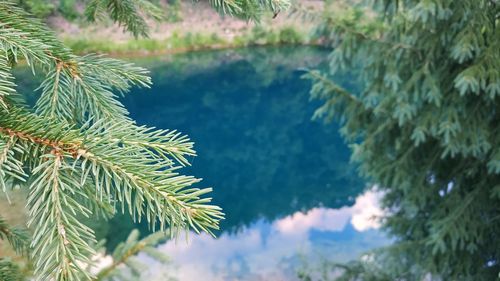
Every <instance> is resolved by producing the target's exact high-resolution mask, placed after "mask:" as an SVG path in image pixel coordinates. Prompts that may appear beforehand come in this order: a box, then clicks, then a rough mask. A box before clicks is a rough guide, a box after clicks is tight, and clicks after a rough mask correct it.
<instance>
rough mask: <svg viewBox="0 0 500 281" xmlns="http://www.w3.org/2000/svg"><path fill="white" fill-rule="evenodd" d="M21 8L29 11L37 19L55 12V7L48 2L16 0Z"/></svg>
mask: <svg viewBox="0 0 500 281" xmlns="http://www.w3.org/2000/svg"><path fill="white" fill-rule="evenodd" d="M17 2H18V3H19V5H20V6H21V7H23V8H24V9H25V10H27V11H29V12H30V13H31V14H33V15H34V16H35V17H37V18H45V17H47V16H49V15H51V14H52V13H54V12H55V10H56V5H54V3H52V2H50V1H44V0H18V1H17Z"/></svg>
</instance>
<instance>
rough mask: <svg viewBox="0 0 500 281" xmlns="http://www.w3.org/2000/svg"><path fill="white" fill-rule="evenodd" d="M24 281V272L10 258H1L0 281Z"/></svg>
mask: <svg viewBox="0 0 500 281" xmlns="http://www.w3.org/2000/svg"><path fill="white" fill-rule="evenodd" d="M21 280H24V277H23V275H22V272H21V270H20V268H19V266H17V264H16V263H14V262H13V261H12V260H11V259H9V258H0V281H21Z"/></svg>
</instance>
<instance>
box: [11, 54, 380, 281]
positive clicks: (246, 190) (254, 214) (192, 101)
mask: <svg viewBox="0 0 500 281" xmlns="http://www.w3.org/2000/svg"><path fill="white" fill-rule="evenodd" d="M326 55H327V52H326V51H325V50H321V49H316V48H306V47H301V48H253V49H240V50H224V51H215V52H195V53H189V54H182V55H174V56H162V57H154V58H147V59H138V60H137V61H136V63H138V64H139V65H143V66H145V67H147V68H149V69H150V70H151V75H152V79H153V83H154V86H153V87H152V88H151V89H134V90H133V91H132V93H130V94H127V95H126V96H125V97H124V98H123V100H122V101H123V103H124V104H125V106H126V107H127V109H128V110H129V111H130V114H131V116H132V117H133V118H134V119H135V120H137V122H138V123H139V124H145V125H149V126H155V127H158V128H164V129H176V130H179V131H181V132H183V133H185V134H187V135H189V137H190V138H191V139H192V140H193V141H194V142H195V148H196V151H197V153H198V156H197V157H194V158H192V159H190V160H191V163H192V166H191V167H187V168H184V169H182V170H181V172H183V173H185V174H190V175H194V176H196V177H199V178H203V181H202V182H201V183H200V186H201V187H207V186H210V187H213V188H214V192H213V194H212V196H213V198H214V203H215V204H218V205H219V206H221V207H222V208H223V209H224V212H225V213H226V220H224V221H223V222H222V224H221V231H220V232H218V233H217V236H218V238H217V239H214V238H212V237H210V236H208V235H199V236H197V235H194V234H190V235H189V239H188V242H185V239H179V240H178V241H177V242H176V241H168V242H167V243H165V244H162V245H159V246H158V248H159V249H160V250H161V251H164V252H165V253H167V254H168V255H169V256H170V257H171V262H170V263H169V264H166V265H165V264H161V263H159V262H156V261H155V260H153V259H151V258H149V257H148V256H147V255H140V256H139V259H140V260H142V261H143V262H145V263H146V264H147V267H146V268H148V269H147V270H145V271H144V273H143V275H144V276H143V278H141V279H143V280H149V281H155V280H158V281H160V280H169V278H172V279H174V280H175V279H176V280H181V281H195V280H196V281H198V280H251V281H253V280H273V281H274V280H276V281H279V280H296V279H297V277H296V276H297V271H298V270H300V269H301V268H302V267H304V266H305V265H306V264H308V266H309V267H312V268H315V267H321V263H322V261H324V260H331V261H337V262H343V261H348V260H350V259H355V258H358V257H359V256H360V255H361V254H362V253H363V252H365V251H367V250H369V249H372V248H376V247H378V246H382V245H385V244H387V243H388V239H386V238H385V236H384V235H383V234H382V233H381V232H380V231H379V230H378V224H377V223H376V222H375V221H374V220H372V219H371V216H372V215H376V214H380V210H379V209H378V207H377V205H378V198H379V194H377V192H375V191H373V190H369V189H368V191H366V190H367V188H366V187H367V184H366V183H365V182H363V181H362V180H360V179H359V178H358V177H357V176H356V171H355V167H354V166H353V165H352V164H350V163H349V155H350V152H349V150H348V148H347V147H346V145H345V144H344V142H343V141H342V138H341V137H340V135H339V133H338V127H337V126H336V125H335V124H324V123H322V122H320V121H313V120H311V117H312V115H313V113H314V110H315V109H316V108H317V107H318V106H319V104H318V103H317V102H314V101H310V100H309V95H308V90H309V88H310V83H309V81H305V80H302V79H300V76H301V75H302V73H303V72H302V71H301V70H300V69H302V68H316V67H319V68H321V67H322V64H323V63H324V59H325V57H326ZM23 73H24V74H25V75H27V76H25V77H26V79H25V78H23V75H22V74H23ZM26 73H27V72H26V71H21V73H19V75H18V76H20V77H21V78H20V80H21V81H22V83H21V84H22V87H25V88H26V89H24V92H27V93H30V92H31V89H33V88H35V87H36V86H37V84H38V81H34V80H33V79H31V78H28V77H31V76H30V75H29V74H26ZM338 79H339V83H341V84H342V85H343V86H344V87H346V88H349V89H353V88H354V87H355V85H353V84H352V83H353V82H352V81H354V79H353V78H352V77H349V76H346V77H339V78H338ZM30 99H34V97H30V96H28V100H30ZM134 228H139V229H140V231H141V233H143V234H147V232H148V229H147V226H146V225H143V224H139V225H136V224H134V223H132V221H131V220H130V218H129V217H128V216H126V215H118V216H116V217H115V218H114V219H112V220H111V221H110V222H102V223H99V224H98V226H97V227H96V234H97V236H98V238H106V240H107V246H108V248H109V249H112V248H113V247H115V246H116V244H117V243H119V242H121V241H123V240H124V239H125V238H126V237H127V236H128V234H129V233H130V231H131V230H132V229H134Z"/></svg>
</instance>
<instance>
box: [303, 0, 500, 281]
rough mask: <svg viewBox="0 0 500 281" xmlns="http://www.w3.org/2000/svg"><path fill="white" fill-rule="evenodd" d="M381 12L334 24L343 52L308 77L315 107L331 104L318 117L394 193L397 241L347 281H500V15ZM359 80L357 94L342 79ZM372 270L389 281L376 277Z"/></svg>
mask: <svg viewBox="0 0 500 281" xmlns="http://www.w3.org/2000/svg"><path fill="white" fill-rule="evenodd" d="M375 2H376V3H375V6H374V11H371V12H368V13H363V12H362V10H361V9H355V10H354V11H352V12H349V13H345V12H344V13H343V14H342V15H340V14H336V13H329V14H328V13H326V14H325V15H326V16H325V20H324V22H323V24H322V25H321V26H320V29H319V31H320V34H322V35H323V36H324V37H325V42H327V43H328V44H330V45H331V46H332V47H334V49H333V51H332V53H331V54H330V57H329V60H330V68H329V70H330V71H329V73H326V74H325V73H320V72H318V71H311V72H309V73H308V74H307V75H306V77H307V78H309V79H312V80H313V82H314V86H313V88H312V91H311V94H312V97H313V98H317V99H322V100H324V101H325V103H324V105H323V106H322V107H320V108H319V109H318V110H317V112H316V117H324V118H327V119H336V120H338V121H340V122H341V124H342V129H341V132H342V133H343V134H344V136H345V138H346V140H347V141H348V142H350V144H351V147H352V150H353V154H352V158H353V159H354V160H355V161H357V162H358V163H359V164H360V170H361V173H362V174H363V175H365V176H366V177H367V178H368V179H369V180H371V181H372V182H374V183H376V184H378V185H379V187H380V188H381V189H382V190H383V191H384V193H385V196H384V200H383V203H384V205H385V207H386V211H387V215H386V217H385V218H384V219H383V221H384V225H385V228H386V229H387V230H388V232H389V233H390V234H392V235H393V236H394V237H395V238H396V242H395V247H394V248H393V249H392V250H391V251H383V252H382V254H377V258H373V259H371V260H368V261H363V262H362V263H361V264H359V263H358V264H354V265H353V266H351V267H350V269H356V270H347V272H348V273H353V272H364V273H359V274H353V277H352V278H350V279H349V278H348V279H345V280H396V279H397V280H422V279H423V278H424V277H426V276H427V277H426V278H429V277H430V278H431V279H438V280H494V279H495V278H497V277H498V272H499V270H500V263H499V260H500V250H499V249H500V243H499V241H500V240H499V239H498V233H500V221H499V218H500V212H499V209H498V205H499V203H500V197H498V186H499V184H500V169H499V156H500V154H499V153H498V148H499V147H500V137H499V136H500V134H499V129H500V115H499V112H498V109H499V108H500V96H499V94H500V91H499V85H500V72H499V69H500V44H499V43H500V42H499V41H500V29H499V28H498V24H499V21H498V13H499V9H500V8H499V6H498V3H497V2H496V1H476V0H473V1H472V0H464V1H452V0H435V1H431V0H423V1H415V0H405V1H391V0H384V1H375ZM374 14H375V15H374ZM353 69H359V74H357V76H359V77H360V79H359V80H360V84H361V85H362V87H361V90H360V91H358V92H354V93H350V92H348V91H346V90H344V89H343V88H342V86H341V85H338V84H336V83H335V82H334V80H333V79H332V78H331V77H332V76H333V75H334V74H337V73H339V72H342V71H346V70H353ZM387 253H389V254H387ZM394 256H397V257H399V258H391V257H394ZM389 265H391V266H389ZM371 266H377V267H378V268H382V269H385V270H386V273H387V274H388V276H390V278H384V277H383V276H381V277H380V276H379V277H377V278H372V277H373V276H372V277H367V276H369V274H368V273H369V272H370V271H371V269H370V268H371ZM395 267H399V268H400V270H395ZM359 269H364V270H359ZM367 274H368V275H367ZM439 278H441V279H439Z"/></svg>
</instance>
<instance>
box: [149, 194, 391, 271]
mask: <svg viewBox="0 0 500 281" xmlns="http://www.w3.org/2000/svg"><path fill="white" fill-rule="evenodd" d="M379 200H380V193H378V192H376V191H367V192H365V193H364V194H362V195H360V196H358V197H357V198H356V201H355V204H354V205H353V206H351V207H342V208H340V209H328V208H313V209H311V210H309V211H307V212H306V213H302V212H296V213H294V214H292V215H290V216H287V217H284V218H282V219H278V220H276V221H274V222H271V223H270V222H265V221H258V222H256V223H255V224H253V225H252V226H250V227H248V228H245V229H243V230H241V231H239V232H238V233H233V234H228V233H224V234H222V235H221V236H220V237H219V238H218V239H213V238H212V237H210V236H209V235H205V234H202V235H198V236H195V235H191V236H190V237H189V242H188V243H185V242H183V241H182V240H179V241H177V243H176V242H175V241H168V242H167V243H165V244H163V245H160V246H158V248H159V249H160V250H161V251H162V252H164V253H167V254H168V255H169V256H170V257H172V260H173V263H174V264H173V265H169V266H167V267H165V265H162V264H159V263H157V262H155V261H153V260H151V259H150V258H148V257H147V256H145V255H143V256H141V259H143V260H144V261H146V262H147V263H148V266H149V270H148V272H147V273H146V274H145V275H147V276H144V279H145V280H151V281H153V280H164V279H158V277H157V276H163V277H161V278H164V276H165V274H167V273H168V274H169V275H170V276H173V277H175V278H177V279H178V280H182V281H194V280H196V281H198V280H277V281H278V280H293V278H294V276H295V270H296V268H297V266H298V263H299V261H300V256H302V257H304V258H307V259H308V260H311V259H314V258H317V257H318V256H319V255H325V256H327V257H328V258H333V259H335V260H337V261H347V260H349V259H353V258H356V257H357V256H359V254H361V253H362V252H363V251H366V250H368V249H370V248H374V247H377V246H381V245H383V244H385V243H387V239H385V237H384V236H383V235H382V234H381V233H380V232H378V231H376V229H377V228H379V226H380V224H379V222H378V221H377V220H375V219H373V216H379V215H381V214H382V210H381V209H380V207H379V204H378V203H379Z"/></svg>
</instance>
